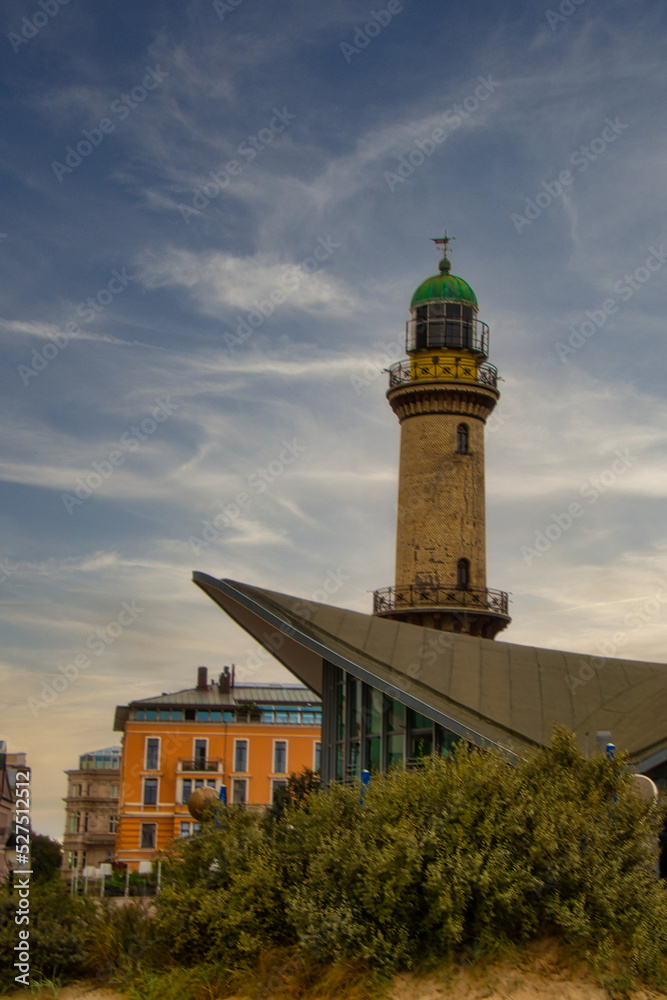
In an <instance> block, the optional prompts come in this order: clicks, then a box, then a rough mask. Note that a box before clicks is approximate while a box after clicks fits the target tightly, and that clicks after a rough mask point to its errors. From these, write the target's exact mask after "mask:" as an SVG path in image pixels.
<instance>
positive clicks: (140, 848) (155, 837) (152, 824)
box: [139, 823, 157, 851]
mask: <svg viewBox="0 0 667 1000" xmlns="http://www.w3.org/2000/svg"><path fill="white" fill-rule="evenodd" d="M145 826H152V827H153V832H154V834H155V836H154V838H153V846H152V847H144V846H143V845H142V841H143V839H144V827H145ZM139 850H140V851H155V850H157V823H140V824H139Z"/></svg>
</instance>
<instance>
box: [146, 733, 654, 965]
mask: <svg viewBox="0 0 667 1000" xmlns="http://www.w3.org/2000/svg"><path fill="white" fill-rule="evenodd" d="M632 781H633V779H632V778H631V776H630V775H629V774H628V773H627V767H626V762H625V760H624V759H622V758H621V759H618V760H616V761H608V760H607V759H606V758H605V757H604V756H603V755H600V756H598V757H596V758H595V759H594V760H586V759H585V758H584V757H583V756H582V755H581V754H580V753H579V751H578V750H577V748H576V744H575V742H574V737H572V736H571V735H568V734H567V733H565V732H562V731H557V732H556V734H555V736H554V739H553V742H552V745H551V746H550V747H549V748H546V749H543V750H539V751H537V752H536V753H535V754H534V755H533V756H532V757H531V758H530V759H529V760H527V761H525V762H524V763H521V764H519V765H518V766H515V765H513V764H512V763H510V761H509V759H507V758H505V757H503V756H501V755H500V754H497V753H494V752H491V751H487V750H481V749H478V748H475V747H470V746H464V747H462V748H460V749H459V750H458V751H457V752H456V753H455V754H454V755H453V756H452V757H450V758H448V759H447V760H443V759H432V760H430V761H428V762H427V763H426V766H425V767H424V769H423V770H421V771H414V772H406V771H405V770H396V771H394V772H392V773H390V774H388V775H378V776H376V777H374V778H373V780H372V781H371V784H370V787H369V788H368V790H367V792H366V794H365V796H364V799H363V804H362V801H361V797H360V791H359V788H358V787H356V788H351V787H347V788H344V787H333V788H332V789H331V790H330V791H329V792H328V793H327V794H308V795H305V796H303V797H298V798H296V799H292V801H291V804H290V802H285V803H283V805H282V807H281V810H280V811H279V812H276V811H274V812H273V813H272V814H269V815H268V816H266V817H264V818H262V817H259V816H257V815H256V814H252V813H249V812H245V811H242V810H241V811H238V810H234V809H230V810H227V811H223V812H222V813H221V814H220V815H219V818H218V819H217V821H216V822H217V826H216V825H215V824H212V823H209V824H206V828H205V830H204V831H203V832H202V833H201V834H200V835H199V836H198V837H196V838H193V839H192V840H190V841H184V842H182V843H181V844H179V845H178V860H177V861H176V862H175V863H174V864H173V865H172V867H171V871H170V873H169V874H168V875H167V881H168V882H169V883H170V884H169V885H168V887H167V888H166V890H165V891H163V893H162V894H161V896H160V897H159V899H158V902H157V907H158V920H157V931H158V940H159V941H161V942H162V944H163V947H165V948H166V947H167V946H168V947H169V949H170V951H171V953H172V954H173V955H175V956H176V957H177V958H178V960H181V961H185V962H187V961H190V960H191V959H192V957H193V956H194V955H197V956H198V958H199V960H211V961H213V960H215V959H217V958H221V957H225V958H226V959H228V960H229V961H235V960H240V961H242V960H245V959H249V958H250V957H251V956H256V955H257V954H258V953H259V952H260V950H261V949H262V948H267V947H269V948H270V947H276V946H290V945H295V946H297V947H298V948H299V949H300V950H301V952H302V953H303V954H305V955H307V956H311V957H312V958H313V959H314V960H316V961H323V962H329V961H332V960H348V961H361V962H367V963H369V964H371V965H372V966H373V967H375V968H377V969H380V970H384V971H389V970H391V969H395V968H397V967H407V968H409V967H410V966H412V965H413V964H414V963H415V962H416V961H417V960H421V959H423V958H425V957H429V956H431V957H434V958H437V957H441V956H447V955H451V954H452V953H454V952H456V951H458V950H460V949H468V950H470V949H471V948H472V949H473V950H475V951H480V950H481V951H482V952H488V951H493V950H494V949H495V948H496V947H497V946H498V945H502V944H504V943H506V942H516V941H527V940H529V939H531V938H534V937H536V936H538V935H540V934H544V933H551V934H554V933H555V934H557V935H558V936H559V937H561V938H562V939H564V940H565V941H568V942H571V943H574V944H577V945H581V946H584V947H589V946H592V947H593V948H595V949H600V948H601V947H603V946H605V947H606V946H611V945H612V944H613V946H614V947H622V948H623V949H624V950H625V952H627V955H628V960H629V961H631V962H632V963H633V967H634V968H636V969H637V970H638V971H640V972H641V973H642V974H644V975H645V974H648V973H649V972H651V970H656V969H657V967H658V965H659V964H660V962H661V961H662V957H663V956H664V955H665V953H666V952H667V932H666V931H665V929H664V928H665V926H667V924H666V922H665V916H666V915H667V900H666V897H665V887H664V885H663V884H662V883H660V882H657V881H656V879H655V877H654V875H653V868H654V861H655V846H654V845H656V843H657V841H656V836H657V831H658V828H659V824H660V816H659V810H658V809H657V808H656V807H654V806H652V805H648V804H646V803H644V802H642V800H641V799H640V798H639V797H638V796H637V795H635V794H634V792H633V790H632Z"/></svg>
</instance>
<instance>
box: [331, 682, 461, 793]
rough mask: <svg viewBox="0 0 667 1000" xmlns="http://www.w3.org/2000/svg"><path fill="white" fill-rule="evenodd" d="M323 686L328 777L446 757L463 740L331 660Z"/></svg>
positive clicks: (348, 777) (344, 778)
mask: <svg viewBox="0 0 667 1000" xmlns="http://www.w3.org/2000/svg"><path fill="white" fill-rule="evenodd" d="M324 690H325V692H326V693H327V697H326V698H325V706H326V707H325V710H324V723H323V732H322V737H323V738H322V744H323V746H322V772H323V777H324V780H325V781H330V780H333V781H351V780H354V779H355V778H357V777H359V776H360V775H361V771H362V770H368V771H371V772H373V771H386V770H388V769H390V768H392V767H402V766H406V767H418V766H419V763H420V760H423V759H424V758H425V757H429V756H430V755H431V754H433V753H437V754H441V755H443V756H447V755H448V754H449V753H450V752H451V750H452V749H453V747H454V746H455V745H456V743H458V742H459V740H460V739H461V737H460V736H458V735H457V734H456V733H453V732H451V731H450V730H448V729H446V728H445V727H444V726H442V725H440V724H439V723H437V722H434V721H433V719H430V718H429V717H428V716H426V715H422V714H421V713H419V712H416V711H414V710H413V709H411V708H408V707H407V706H406V705H405V704H403V702H401V701H399V700H398V699H397V698H390V697H389V696H387V695H385V694H384V693H383V692H382V691H380V690H378V689H377V688H374V687H372V686H371V685H370V684H365V683H362V681H360V680H358V679H357V678H356V677H353V676H352V675H351V674H348V673H346V672H345V671H344V670H342V669H341V668H339V667H335V666H333V664H331V663H325V664H324Z"/></svg>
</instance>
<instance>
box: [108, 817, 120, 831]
mask: <svg viewBox="0 0 667 1000" xmlns="http://www.w3.org/2000/svg"><path fill="white" fill-rule="evenodd" d="M117 829H118V817H117V816H109V833H115V832H116V830H117Z"/></svg>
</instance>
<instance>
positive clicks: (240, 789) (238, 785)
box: [232, 778, 248, 806]
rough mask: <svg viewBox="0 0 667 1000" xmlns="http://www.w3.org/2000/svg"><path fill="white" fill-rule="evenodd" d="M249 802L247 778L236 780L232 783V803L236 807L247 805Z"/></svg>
mask: <svg viewBox="0 0 667 1000" xmlns="http://www.w3.org/2000/svg"><path fill="white" fill-rule="evenodd" d="M247 801H248V782H247V779H246V778H234V780H233V781H232V802H233V803H234V805H239V806H240V805H245V804H246V802H247Z"/></svg>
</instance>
